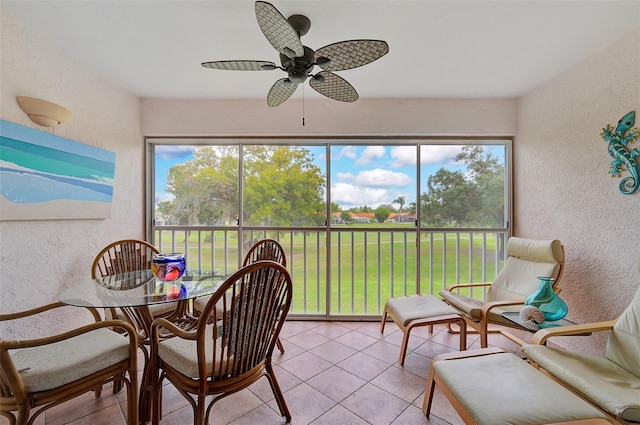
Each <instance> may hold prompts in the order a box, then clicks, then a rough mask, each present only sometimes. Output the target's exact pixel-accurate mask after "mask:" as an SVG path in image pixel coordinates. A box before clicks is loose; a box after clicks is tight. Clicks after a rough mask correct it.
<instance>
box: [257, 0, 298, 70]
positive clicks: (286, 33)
mask: <svg viewBox="0 0 640 425" xmlns="http://www.w3.org/2000/svg"><path fill="white" fill-rule="evenodd" d="M256 18H257V19H258V25H260V29H261V30H262V33H263V34H264V36H265V37H266V38H267V40H269V43H271V45H272V46H273V47H274V48H275V49H276V50H277V51H278V52H280V53H282V54H283V55H285V56H287V57H288V58H294V57H298V56H303V55H304V48H303V47H302V43H301V42H300V36H299V35H298V33H297V32H296V30H295V29H293V27H292V26H291V24H290V23H289V21H287V19H286V18H285V17H284V16H282V14H281V13H280V12H279V11H278V9H276V8H275V7H274V6H273V5H272V4H271V3H267V2H266V1H257V2H256Z"/></svg>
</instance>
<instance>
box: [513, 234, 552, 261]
mask: <svg viewBox="0 0 640 425" xmlns="http://www.w3.org/2000/svg"><path fill="white" fill-rule="evenodd" d="M507 253H508V254H509V255H511V256H513V257H519V258H529V259H532V260H536V261H544V262H546V263H561V262H563V261H564V252H563V251H562V243H561V242H560V241H559V240H557V239H554V240H540V239H525V238H518V237H515V236H513V237H511V238H509V241H508V242H507Z"/></svg>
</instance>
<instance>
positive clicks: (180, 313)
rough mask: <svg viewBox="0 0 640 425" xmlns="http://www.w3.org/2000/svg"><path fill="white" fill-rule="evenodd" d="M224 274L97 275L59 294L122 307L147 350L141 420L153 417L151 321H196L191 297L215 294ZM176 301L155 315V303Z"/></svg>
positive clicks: (84, 303) (70, 300)
mask: <svg viewBox="0 0 640 425" xmlns="http://www.w3.org/2000/svg"><path fill="white" fill-rule="evenodd" d="M224 279H225V276H223V275H220V274H218V273H212V272H206V271H193V270H186V271H185V273H184V274H183V275H182V277H180V278H179V279H177V280H175V281H173V282H164V281H161V280H160V279H158V278H156V277H155V276H154V275H153V273H152V272H151V270H140V271H134V272H127V273H120V274H114V275H110V276H104V277H97V278H95V279H91V278H87V280H85V281H83V282H80V283H79V284H77V285H75V286H72V287H70V288H67V289H65V290H64V291H62V292H61V293H60V294H59V295H58V299H59V300H60V302H62V303H64V304H67V305H72V306H77V307H98V308H105V309H111V308H116V309H119V310H120V311H121V312H122V314H123V315H124V316H125V318H126V319H127V321H128V322H130V323H131V324H132V325H133V326H134V327H135V328H136V331H137V340H138V346H139V347H140V348H141V350H142V352H143V353H144V359H145V366H144V370H143V374H142V380H141V382H140V400H139V405H140V422H141V423H147V422H149V421H150V420H151V383H152V382H153V381H152V380H153V376H152V375H151V373H150V372H149V365H150V359H149V356H150V354H149V343H150V339H149V338H150V335H151V333H150V330H151V323H152V322H153V320H154V318H158V317H163V318H165V319H167V320H169V321H171V322H172V323H175V324H177V325H178V326H180V327H183V328H186V327H188V326H190V325H192V324H194V323H195V322H196V321H197V320H198V318H197V317H196V316H194V315H193V314H192V308H191V304H192V300H193V299H195V298H198V297H203V296H207V295H212V294H213V293H215V291H216V290H217V289H218V288H219V287H220V285H221V284H222V283H223V282H224ZM165 303H175V309H170V311H169V313H162V314H161V315H154V314H153V313H152V310H153V307H152V306H154V305H160V304H165Z"/></svg>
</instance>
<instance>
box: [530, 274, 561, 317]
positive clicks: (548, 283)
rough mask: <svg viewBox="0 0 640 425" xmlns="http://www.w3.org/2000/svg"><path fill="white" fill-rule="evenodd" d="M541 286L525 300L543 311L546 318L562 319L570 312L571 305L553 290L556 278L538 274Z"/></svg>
mask: <svg viewBox="0 0 640 425" xmlns="http://www.w3.org/2000/svg"><path fill="white" fill-rule="evenodd" d="M538 279H539V280H540V287H539V288H538V290H537V291H535V292H534V293H533V294H531V295H529V296H528V297H527V299H526V300H525V301H524V303H525V304H526V305H532V306H534V307H537V308H538V309H540V311H542V314H543V315H544V320H545V321H546V320H549V321H552V322H553V321H555V320H560V319H562V318H563V317H564V316H566V315H567V313H569V307H567V304H565V302H564V301H562V298H560V297H559V296H558V294H556V293H555V292H554V291H553V286H552V284H553V282H554V281H555V278H553V277H548V276H538Z"/></svg>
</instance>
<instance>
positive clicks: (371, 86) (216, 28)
mask: <svg viewBox="0 0 640 425" xmlns="http://www.w3.org/2000/svg"><path fill="white" fill-rule="evenodd" d="M271 3H272V4H273V5H274V6H275V7H276V8H278V10H280V12H281V13H282V14H283V15H284V16H285V17H288V16H290V15H292V14H303V15H306V16H307V17H309V18H310V20H311V29H310V31H309V33H308V34H307V35H306V36H304V37H303V38H302V42H303V44H304V45H307V46H309V47H311V48H312V49H314V50H317V49H318V48H320V47H322V46H325V45H327V44H331V43H334V42H337V41H342V40H349V39H359V38H371V39H381V40H385V41H387V43H388V44H389V53H388V54H387V55H386V56H384V57H382V58H381V59H379V60H378V61H376V62H373V63H371V64H369V65H366V66H364V67H361V68H357V69H353V70H347V71H340V72H337V74H339V75H340V76H342V77H343V78H345V79H347V80H348V81H349V82H350V83H351V84H352V85H353V86H354V87H355V88H356V90H357V91H358V93H359V95H360V98H513V97H518V96H521V95H523V94H525V93H527V92H528V91H530V90H532V89H533V88H535V87H536V86H538V85H540V84H542V83H544V82H545V81H547V80H549V79H550V78H552V77H554V76H555V75H557V74H558V73H560V72H562V71H564V70H565V69H567V68H570V67H571V66H573V65H575V64H577V63H578V62H580V61H581V60H583V59H585V58H586V57H588V56H589V55H591V54H592V53H593V52H595V51H596V50H599V49H602V48H610V49H612V48H636V49H637V48H640V46H639V45H638V43H637V40H633V42H631V43H630V45H627V44H625V43H621V44H620V45H610V43H611V42H612V41H613V40H616V39H617V38H619V37H621V36H622V35H623V34H625V33H627V32H629V31H631V30H632V29H635V28H637V27H638V26H639V25H640V1H636V0H634V1H613V0H611V1H607V0H604V1H595V0H591V1H560V0H554V1H486V0H474V1H455V0H448V1H444V0H442V1H436V0H422V1H402V0H387V1H364V0H361V1H353V0H352V1H349V0H339V1H315V0H299V1H281V0H272V1H271ZM0 7H1V9H0V11H1V12H2V13H5V12H8V13H9V14H10V15H12V16H13V17H14V18H16V19H17V20H19V21H22V22H23V23H24V24H25V26H27V27H28V28H29V29H30V30H32V31H33V32H35V33H37V34H39V35H41V36H43V37H46V38H48V39H49V40H50V41H51V42H52V43H54V44H55V45H57V46H60V48H62V49H64V50H66V51H67V52H68V53H69V54H71V55H72V56H75V57H77V58H78V60H79V61H81V62H84V63H86V64H87V65H89V66H90V67H92V68H94V69H96V70H97V71H98V72H100V73H101V74H103V75H104V76H105V77H106V78H108V79H110V80H111V81H113V82H115V83H116V84H118V85H120V86H122V87H124V88H125V89H127V90H129V91H130V92H132V93H134V94H136V95H138V96H140V97H142V98H266V94H267V92H268V91H269V88H270V87H271V85H272V84H273V83H274V82H275V81H276V80H277V79H279V78H283V77H285V76H286V74H285V73H284V72H283V71H280V70H273V71H261V72H246V71H221V70H212V69H205V68H203V67H202V66H200V63H201V62H203V61H214V60H231V59H234V60H235V59H254V60H266V61H273V62H276V63H279V59H278V53H277V52H276V50H275V49H274V48H273V47H272V46H271V45H270V44H269V42H268V41H267V40H266V38H265V37H264V35H263V34H262V32H261V31H260V28H259V26H258V23H257V21H256V17H255V12H254V2H253V1H248V0H235V1H205V0H200V1H192V0H178V1H168V0H162V1H133V0H128V1H127V0H124V1H123V0H121V1H97V0H93V1H80V0H76V1H68V0H67V1H61V0H48V1H8V0H1V2H0ZM5 47H6V46H5ZM302 92H303V90H302V89H301V88H298V90H297V91H296V93H295V94H294V97H301V96H302ZM304 95H305V97H306V98H307V99H309V98H320V97H321V96H320V95H319V94H317V93H316V92H314V91H313V90H312V89H311V88H310V87H309V86H308V83H305V88H304Z"/></svg>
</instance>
